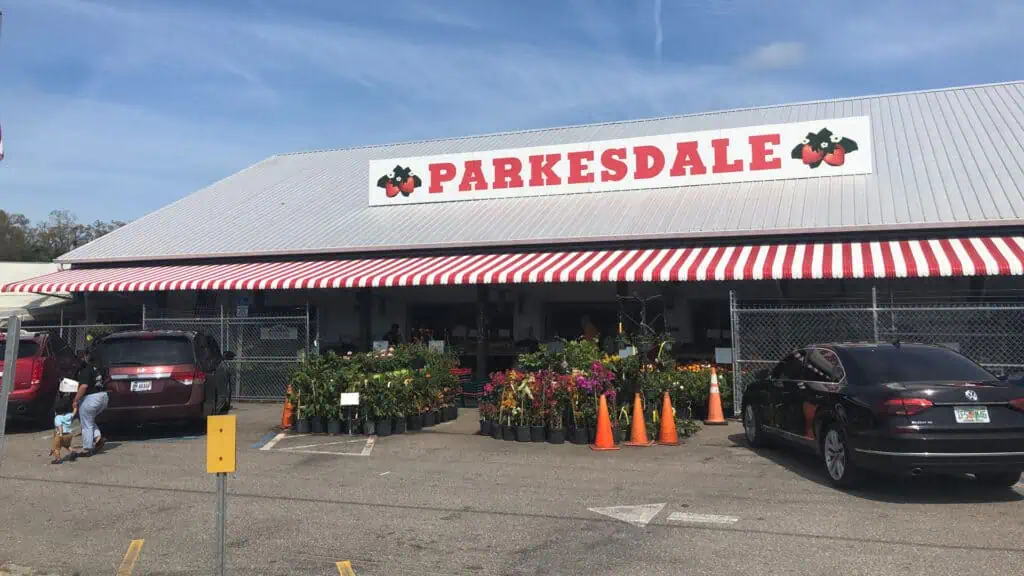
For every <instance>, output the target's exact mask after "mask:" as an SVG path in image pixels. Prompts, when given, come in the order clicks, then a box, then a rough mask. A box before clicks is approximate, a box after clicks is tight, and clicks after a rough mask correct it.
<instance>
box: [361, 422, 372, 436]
mask: <svg viewBox="0 0 1024 576" xmlns="http://www.w3.org/2000/svg"><path fill="white" fill-rule="evenodd" d="M363 434H366V435H367V436H373V421H372V420H364V421H363Z"/></svg>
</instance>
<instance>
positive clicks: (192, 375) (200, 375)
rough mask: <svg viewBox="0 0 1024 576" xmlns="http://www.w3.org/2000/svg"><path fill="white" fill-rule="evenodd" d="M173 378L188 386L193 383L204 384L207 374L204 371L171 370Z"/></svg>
mask: <svg viewBox="0 0 1024 576" xmlns="http://www.w3.org/2000/svg"><path fill="white" fill-rule="evenodd" d="M171 380H177V381H178V382H181V383H182V384H184V385H186V386H191V385H193V384H202V383H203V382H205V381H206V374H205V373H204V372H192V371H188V372H171Z"/></svg>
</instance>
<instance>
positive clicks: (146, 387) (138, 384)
mask: <svg viewBox="0 0 1024 576" xmlns="http://www.w3.org/2000/svg"><path fill="white" fill-rule="evenodd" d="M152 389H153V383H152V382H150V381H149V380H136V381H134V382H132V392H149V391H150V390H152Z"/></svg>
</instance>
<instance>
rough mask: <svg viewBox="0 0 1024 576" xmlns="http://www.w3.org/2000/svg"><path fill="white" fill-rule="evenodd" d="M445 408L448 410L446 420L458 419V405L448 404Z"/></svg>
mask: <svg viewBox="0 0 1024 576" xmlns="http://www.w3.org/2000/svg"><path fill="white" fill-rule="evenodd" d="M447 410H448V420H458V419H459V407H458V406H449V407H448V408H447Z"/></svg>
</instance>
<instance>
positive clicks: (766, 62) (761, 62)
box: [741, 42, 806, 70]
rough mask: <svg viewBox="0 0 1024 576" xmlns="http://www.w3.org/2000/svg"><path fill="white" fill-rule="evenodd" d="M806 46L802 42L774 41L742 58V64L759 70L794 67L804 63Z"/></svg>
mask: <svg viewBox="0 0 1024 576" xmlns="http://www.w3.org/2000/svg"><path fill="white" fill-rule="evenodd" d="M805 57H806V47H805V46H804V45H803V43H801V42H772V43H771V44H766V45H764V46H760V47H758V48H757V50H754V51H753V52H752V53H751V54H749V55H748V56H747V57H746V58H744V59H743V60H742V62H741V63H742V65H743V66H746V67H748V68H754V69H759V70H778V69H782V68H793V67H796V66H799V65H800V64H803V62H804V59H805Z"/></svg>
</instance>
